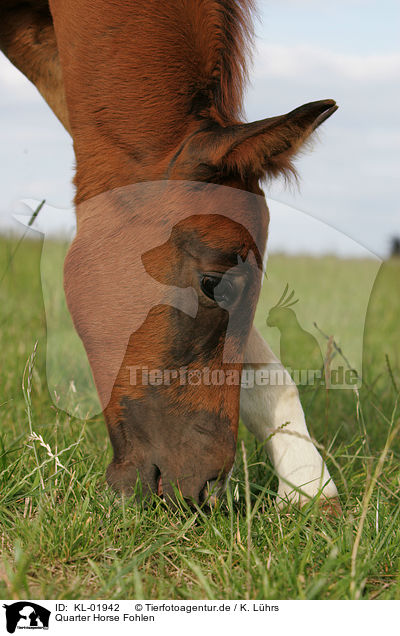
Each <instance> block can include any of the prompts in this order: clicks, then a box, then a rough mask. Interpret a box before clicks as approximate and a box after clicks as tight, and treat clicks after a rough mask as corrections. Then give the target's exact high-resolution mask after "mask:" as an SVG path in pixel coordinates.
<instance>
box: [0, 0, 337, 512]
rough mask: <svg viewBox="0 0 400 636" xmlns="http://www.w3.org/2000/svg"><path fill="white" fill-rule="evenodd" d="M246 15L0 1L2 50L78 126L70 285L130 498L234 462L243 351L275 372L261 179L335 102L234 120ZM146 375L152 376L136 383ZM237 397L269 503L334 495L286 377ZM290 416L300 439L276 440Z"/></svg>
mask: <svg viewBox="0 0 400 636" xmlns="http://www.w3.org/2000/svg"><path fill="white" fill-rule="evenodd" d="M251 11H252V2H251V0H174V1H172V2H159V1H157V0H135V1H134V2H133V1H132V0H87V1H86V2H83V1H82V0H68V1H67V0H50V1H49V3H48V2H47V0H26V2H24V3H20V2H18V1H17V0H3V3H2V7H1V9H0V16H1V23H0V24H1V26H0V44H1V47H2V50H3V51H4V52H5V54H6V55H7V56H8V57H9V59H10V60H11V62H12V63H13V64H14V65H15V66H17V67H18V68H19V69H20V70H21V71H22V72H23V73H24V74H25V75H26V76H27V77H28V78H29V79H30V80H31V81H32V82H33V83H34V84H35V85H36V86H37V88H38V90H39V91H40V92H41V94H42V95H43V97H44V98H45V99H46V100H47V102H48V104H49V105H50V107H51V108H52V109H53V111H54V112H55V114H56V115H57V117H58V118H59V119H60V121H61V122H62V123H63V125H64V126H65V128H66V129H67V130H68V131H69V132H70V133H71V135H72V138H73V142H74V150H75V155H76V175H75V184H76V206H77V208H76V209H77V225H78V230H77V236H76V238H75V240H74V242H73V244H72V246H71V249H70V252H69V254H68V256H67V259H66V264H65V291H66V296H67V301H68V306H69V309H70V312H71V315H72V317H73V320H74V324H75V326H76V329H77V331H78V333H79V335H80V337H81V338H82V341H83V343H84V345H85V348H86V351H87V354H88V357H89V361H90V364H91V368H92V372H93V376H94V379H95V382H96V385H97V389H98V392H99V396H100V399H101V402H102V406H103V410H104V414H105V418H106V421H107V426H108V429H109V433H110V437H111V441H112V444H113V449H114V459H113V462H112V464H111V465H110V467H109V469H108V480H109V483H111V484H112V485H113V486H114V487H115V488H117V489H119V490H122V491H124V492H130V491H131V490H132V488H133V486H134V485H135V483H136V480H137V477H138V476H139V477H140V479H141V482H142V486H143V488H144V490H145V491H147V490H152V491H155V492H158V493H159V494H164V495H167V496H169V497H171V498H173V496H174V489H175V488H176V487H177V488H178V489H179V490H180V491H181V493H182V495H183V496H184V497H187V498H192V499H194V500H195V501H198V502H200V503H201V502H202V501H203V500H204V499H205V497H206V495H207V492H208V487H209V483H210V482H217V484H221V485H222V484H223V483H224V482H225V480H226V478H227V476H228V475H229V473H230V470H231V468H232V465H233V462H234V457H235V449H236V438H237V428H238V418H239V399H240V382H238V381H237V378H238V377H240V372H241V370H242V366H243V363H245V364H246V368H247V369H254V370H257V369H259V368H264V369H265V368H266V369H268V368H269V367H270V366H271V365H273V366H275V367H276V366H277V365H278V366H279V361H277V360H276V359H275V358H274V356H273V354H272V353H271V351H270V350H269V348H268V345H266V343H264V341H263V340H262V339H261V338H260V336H259V335H258V334H257V332H256V331H255V330H254V328H252V322H253V317H254V312H255V308H256V303H257V298H258V294H259V291H260V285H261V280H262V262H263V257H264V251H265V244H266V239H267V230H268V218H269V217H268V208H267V205H266V202H265V198H264V194H263V191H262V190H261V188H260V185H259V183H260V180H261V179H264V178H269V177H275V176H278V175H281V174H285V175H288V174H290V173H294V167H293V163H292V161H293V159H294V157H295V155H296V153H297V152H298V151H299V150H300V149H301V148H302V146H303V145H304V143H305V142H306V141H307V140H308V139H309V137H310V135H312V133H313V132H314V131H315V129H316V128H317V127H318V126H319V125H320V124H321V123H322V122H324V121H325V120H326V119H327V118H328V117H329V116H330V115H332V113H334V112H335V110H336V108H337V107H336V105H335V102H334V101H332V100H325V101H320V102H315V103H311V104H307V105H305V106H302V107H300V108H298V109H296V110H295V111H293V112H291V113H289V114H287V115H283V116H279V117H272V118H270V119H265V120H262V121H258V122H254V123H244V122H243V121H242V120H241V118H240V113H241V106H242V91H243V86H244V82H245V78H246V55H247V49H248V45H249V42H250V40H251V32H252V27H251ZM254 360H256V361H258V362H259V361H260V360H261V364H255V362H254ZM205 368H206V369H208V370H209V373H210V374H211V375H210V376H208V377H211V380H204V379H201V380H200V381H199V382H188V381H184V382H182V369H185V373H186V374H187V373H189V374H192V376H191V377H195V376H196V373H198V372H199V370H200V369H205ZM146 369H147V370H149V369H150V370H152V371H151V372H152V373H153V375H152V377H153V380H154V381H152V382H148V381H147V380H145V381H143V377H142V380H141V382H139V383H138V382H137V373H136V372H137V371H138V370H140V371H141V373H142V376H143V370H146ZM132 370H135V374H136V375H135V378H134V381H132ZM166 370H168V374H167V376H168V377H166V375H165V371H166ZM146 373H147V371H146ZM193 374H194V375H193ZM221 374H222V375H221ZM146 377H147V376H146ZM185 377H186V378H187V377H188V376H187V375H186V376H185ZM196 377H197V376H196ZM221 377H223V381H222V382H220V378H221ZM241 402H242V404H241V405H242V413H243V417H244V421H245V423H246V425H247V426H248V427H249V428H250V430H252V431H253V432H254V433H255V434H256V435H258V437H259V438H260V439H263V440H266V439H268V442H267V450H268V451H269V453H270V456H271V459H272V461H273V463H274V465H275V468H276V470H277V472H278V475H279V478H280V486H279V493H278V494H279V496H280V498H281V500H282V501H283V500H285V499H286V500H287V498H290V499H294V498H296V499H298V498H300V500H301V501H303V500H304V499H305V498H307V497H310V496H314V495H315V494H317V493H318V492H323V494H324V496H325V497H326V498H335V497H336V496H337V491H336V488H335V486H334V484H333V482H332V481H331V480H330V477H329V473H328V472H327V469H326V467H325V465H324V463H323V462H322V459H321V458H320V456H319V454H318V453H317V451H316V449H315V448H314V446H313V445H312V444H311V441H310V439H309V436H308V432H307V428H306V425H305V422H304V415H303V411H302V409H301V405H300V403H299V399H298V394H297V389H296V387H295V386H293V383H292V382H291V381H290V379H289V378H288V377H287V374H286V375H285V382H283V384H281V385H280V386H262V387H260V386H254V387H253V388H252V389H251V390H249V389H247V390H246V391H244V392H243V393H242V401H241ZM288 422H289V423H290V426H289V428H290V427H291V428H292V430H293V431H294V432H295V433H296V432H297V433H298V435H297V437H296V436H285V435H280V434H276V435H275V436H272V437H271V431H275V432H276V433H277V432H278V431H281V430H282V424H287V423H288Z"/></svg>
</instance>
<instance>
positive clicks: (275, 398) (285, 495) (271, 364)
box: [240, 327, 338, 506]
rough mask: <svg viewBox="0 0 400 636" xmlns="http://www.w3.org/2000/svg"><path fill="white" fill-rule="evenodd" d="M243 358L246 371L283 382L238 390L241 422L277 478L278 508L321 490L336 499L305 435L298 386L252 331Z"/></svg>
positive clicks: (260, 338)
mask: <svg viewBox="0 0 400 636" xmlns="http://www.w3.org/2000/svg"><path fill="white" fill-rule="evenodd" d="M255 356H256V357H255ZM246 358H247V359H248V360H249V362H248V363H246V364H245V365H244V368H245V369H254V370H260V369H261V370H266V371H269V372H270V371H273V372H276V370H277V369H279V370H280V373H281V374H282V375H283V374H284V377H285V378H286V380H285V384H283V385H282V384H280V385H277V386H271V385H268V384H266V385H262V386H257V385H254V387H252V388H247V389H246V388H242V390H241V394H240V414H241V417H242V419H243V423H244V424H245V426H246V427H247V428H248V430H249V431H250V432H251V433H253V434H254V435H255V437H256V438H257V439H258V440H260V441H261V442H265V446H266V450H267V453H268V455H269V458H270V460H271V462H272V464H273V466H274V468H275V470H276V473H277V475H278V477H279V489H278V503H279V505H280V506H284V505H285V502H287V501H288V500H289V501H296V502H299V503H300V505H302V504H304V503H306V502H307V501H309V498H311V497H315V496H316V495H317V494H318V493H319V492H320V491H321V489H322V488H323V490H322V493H323V495H324V497H326V498H328V499H330V498H333V497H337V496H338V492H337V488H336V486H335V484H334V483H333V481H332V478H331V476H330V474H329V472H328V469H327V467H326V465H325V462H324V461H323V459H322V457H321V455H320V454H319V452H318V451H317V449H316V448H315V446H314V444H313V442H312V440H311V437H310V434H309V432H308V430H307V425H306V421H305V418H304V412H303V408H302V406H301V403H300V399H299V393H298V390H297V387H296V385H295V384H294V382H293V380H292V379H291V378H290V375H289V373H288V372H287V371H286V370H285V369H284V367H283V366H282V365H281V363H280V362H279V360H278V359H277V358H276V357H275V355H274V354H273V353H272V351H271V349H270V348H269V346H268V345H267V343H266V342H265V341H264V340H263V338H262V337H261V335H260V334H259V333H258V332H257V331H256V329H255V328H254V327H253V329H252V331H251V334H250V338H249V342H248V345H247V349H246ZM252 359H253V360H257V359H258V360H260V359H262V360H265V363H263V364H255V363H253V364H252V363H251V362H250V361H251V360H252Z"/></svg>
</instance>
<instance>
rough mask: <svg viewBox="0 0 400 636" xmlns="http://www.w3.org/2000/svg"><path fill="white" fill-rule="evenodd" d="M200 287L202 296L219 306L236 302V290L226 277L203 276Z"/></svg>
mask: <svg viewBox="0 0 400 636" xmlns="http://www.w3.org/2000/svg"><path fill="white" fill-rule="evenodd" d="M200 287H201V291H202V292H203V294H205V295H206V296H207V297H208V298H211V300H215V302H216V303H218V304H219V305H220V304H223V305H231V304H232V303H233V302H234V300H236V296H237V290H236V288H235V285H234V283H233V282H232V281H231V280H229V279H228V278H227V277H222V276H210V275H208V274H205V275H204V276H202V278H201V281H200Z"/></svg>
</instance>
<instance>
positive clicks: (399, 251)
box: [390, 236, 400, 258]
mask: <svg viewBox="0 0 400 636" xmlns="http://www.w3.org/2000/svg"><path fill="white" fill-rule="evenodd" d="M390 256H391V257H392V258H400V236H394V237H393V238H392V241H391V249H390Z"/></svg>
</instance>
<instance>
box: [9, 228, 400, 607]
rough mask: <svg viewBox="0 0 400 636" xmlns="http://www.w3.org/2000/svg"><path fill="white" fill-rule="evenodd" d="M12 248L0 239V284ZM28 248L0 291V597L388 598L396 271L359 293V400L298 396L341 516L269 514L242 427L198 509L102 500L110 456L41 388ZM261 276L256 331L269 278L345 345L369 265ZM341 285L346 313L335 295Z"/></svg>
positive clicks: (284, 262)
mask: <svg viewBox="0 0 400 636" xmlns="http://www.w3.org/2000/svg"><path fill="white" fill-rule="evenodd" d="M14 245H15V241H12V240H6V239H0V277H1V275H2V272H3V270H4V268H5V266H6V264H7V262H8V260H9V256H10V255H11V254H12V250H13V246H14ZM40 253H41V245H40V243H36V242H29V241H24V242H23V244H22V246H21V247H20V249H19V250H18V252H17V254H16V255H15V257H14V258H13V259H12V263H11V266H10V267H9V269H8V271H7V274H6V276H5V277H4V280H3V281H2V283H1V285H0V325H1V328H0V347H1V367H0V532H1V543H0V550H1V557H0V596H1V597H2V598H15V599H20V598H21V599H22V598H30V599H33V598H38V599H39V598H50V599H51V598H58V599H63V598H102V599H107V598H109V599H119V598H135V597H138V598H140V597H142V598H143V597H145V598H153V599H162V598H174V599H178V598H179V599H197V598H207V599H211V598H219V599H234V598H246V597H247V598H254V599H261V598H267V599H305V598H307V599H348V598H364V599H366V598H379V599H393V598H400V575H399V563H400V561H399V559H400V523H399V515H400V464H399V450H400V448H399V433H398V428H396V427H397V426H398V424H399V411H398V408H397V402H396V400H397V397H398V390H399V388H400V346H399V315H400V293H399V292H400V289H399V284H400V262H399V261H390V262H388V263H385V264H384V265H383V267H382V268H381V270H380V272H379V275H378V278H377V281H376V284H375V286H374V289H373V292H372V295H371V301H370V304H369V308H368V314H367V322H366V326H365V338H364V347H363V375H364V379H365V381H366V382H365V384H364V385H363V387H362V388H361V389H360V391H359V394H358V395H357V392H355V391H351V390H346V391H344V390H336V391H330V392H329V394H326V392H325V391H324V390H323V391H321V390H319V391H314V390H312V389H311V388H310V387H305V388H304V389H303V390H302V391H301V392H302V398H303V402H304V406H305V410H306V416H307V419H308V422H309V426H310V429H311V431H312V434H313V436H315V437H316V438H317V440H318V441H319V442H320V443H321V444H322V445H323V447H324V449H325V450H323V451H322V452H323V454H324V455H325V457H326V459H327V462H328V465H329V468H330V470H331V473H332V475H333V477H334V478H335V481H336V484H337V486H338V488H339V491H340V497H341V503H342V506H343V516H342V517H340V518H329V517H327V516H326V515H323V514H321V513H320V511H319V509H318V506H317V503H314V504H310V505H309V506H308V507H306V508H305V509H302V510H301V511H299V510H295V509H291V510H288V511H284V512H279V511H278V510H277V508H276V506H275V504H274V489H275V488H276V477H275V476H274V473H273V470H272V468H271V466H270V464H269V463H268V462H267V460H266V458H265V455H264V452H263V449H262V447H261V446H260V445H258V444H257V443H256V442H255V440H254V439H253V438H252V437H251V436H250V434H248V433H247V431H246V430H245V429H244V428H242V427H241V428H240V437H239V444H238V455H237V462H236V466H235V470H234V474H233V478H232V481H231V484H230V487H229V489H228V492H227V496H226V498H224V499H222V500H221V501H220V502H219V504H218V505H217V507H216V508H215V509H214V510H213V511H212V512H211V514H209V515H206V514H204V512H203V511H201V510H197V511H194V512H193V511H190V510H188V509H185V507H184V505H183V504H182V506H181V509H177V510H171V509H166V508H165V506H164V504H163V503H162V502H161V501H159V500H156V499H154V501H153V502H151V504H150V505H146V506H144V505H142V504H137V503H134V502H133V501H132V500H130V501H128V500H121V499H120V498H118V497H116V496H115V495H114V494H113V493H112V492H111V491H110V490H109V488H108V487H107V485H106V482H105V469H106V466H107V464H108V462H109V461H110V456H111V450H110V444H109V441H108V438H107V434H106V430H105V425H104V423H103V421H102V418H101V417H100V416H99V417H96V418H93V419H92V420H89V421H86V422H83V421H80V420H77V419H74V418H71V417H69V416H68V415H66V414H65V413H64V412H63V411H59V410H57V408H56V407H55V405H54V404H53V402H52V400H51V399H50V396H49V393H48V389H47V383H46V366H45V363H46V360H45V345H46V340H45V335H46V323H45V314H44V307H43V301H42V295H41V285H40V270H39V265H40ZM269 267H270V272H271V277H270V278H269V280H268V284H270V285H272V287H271V286H270V287H268V284H267V285H266V286H265V289H264V291H263V296H262V298H261V301H260V306H259V311H258V314H257V324H258V325H259V326H260V327H261V328H262V329H263V330H265V313H266V312H267V311H268V308H269V307H270V306H272V305H273V303H274V302H276V300H277V299H278V297H279V294H280V291H281V289H280V285H279V284H278V283H276V284H275V283H274V281H277V280H279V281H280V282H283V283H286V281H289V282H291V284H296V292H297V294H300V297H301V298H300V300H304V304H306V302H305V301H306V300H307V293H308V289H310V288H313V292H314V293H315V291H316V289H317V292H318V294H317V295H318V298H319V299H320V301H319V303H316V304H315V312H317V313H318V311H319V308H318V305H320V306H321V307H322V310H321V312H322V313H321V312H320V314H319V315H318V320H317V322H319V323H321V321H322V323H324V320H325V318H324V314H323V307H324V306H325V304H326V303H327V302H328V300H332V299H334V300H335V302H336V303H338V304H339V305H341V306H342V313H340V312H339V314H335V315H334V317H332V312H330V313H329V315H327V317H326V325H328V326H327V327H326V328H327V329H328V331H329V335H335V338H337V339H338V343H339V344H343V342H344V341H346V338H349V340H350V347H351V342H352V341H353V339H354V338H356V337H358V332H357V333H356V332H355V331H354V329H355V327H354V322H353V320H352V315H353V316H355V312H356V309H355V308H357V307H358V303H360V302H361V301H360V300H358V298H359V297H360V298H361V296H360V294H361V292H362V291H363V290H362V289H361V288H362V287H363V281H365V280H367V279H368V276H369V275H370V274H371V267H372V264H371V263H370V262H369V261H364V262H352V261H339V260H337V259H334V258H331V257H326V258H323V259H319V260H315V259H312V258H305V257H301V258H300V257H299V258H288V257H284V256H278V255H277V256H273V257H271V259H270V264H269ZM316 271H317V272H318V277H316V276H315V272H316ZM272 272H275V274H277V277H275V278H274V276H273V275H272ZM292 272H296V276H297V278H296V281H295V283H292V281H291V279H290V276H291V275H292V274H291V273H292ZM349 280H351V281H353V282H352V285H353V288H354V303H353V304H351V300H352V299H351V298H350V296H346V297H344V296H341V291H340V290H341V288H342V287H341V285H342V283H341V282H340V281H343V285H344V287H345V283H346V284H347V283H348V282H349ZM334 281H336V284H334ZM273 285H275V287H274V288H273ZM344 287H343V288H344ZM346 289H347V288H346ZM364 292H365V290H364ZM364 292H363V293H364ZM346 293H348V292H346ZM270 298H273V300H271V301H270ZM362 298H364V296H363V295H362ZM310 302H311V301H310ZM313 307H314V305H312V308H313ZM310 311H311V309H310ZM313 311H314V309H313ZM311 313H312V312H311ZM338 316H342V318H341V319H340V318H338ZM304 319H305V318H304ZM357 319H358V317H357ZM329 320H331V323H330V324H329ZM322 323H321V324H320V325H319V326H320V327H321V328H322V327H323V326H325V323H324V324H322ZM339 323H340V324H339ZM336 324H337V325H338V330H337V333H336ZM357 324H358V323H357ZM339 327H340V328H339ZM352 330H353V331H354V333H353V331H352ZM349 334H350V336H349ZM275 336H276V334H275ZM275 336H274V337H275ZM36 341H37V350H36V357H35V360H33V356H32V352H33V350H34V347H35V342H36ZM344 349H345V348H344ZM346 350H347V348H346ZM345 353H346V351H345ZM386 356H387V357H386ZM28 360H30V364H29V362H28V367H27V368H26V371H25V381H24V389H23V387H22V379H23V374H24V369H25V365H26V363H27V361H28ZM32 432H33V433H34V434H35V435H36V437H35V436H33V437H32ZM242 441H243V442H244V445H242ZM46 444H48V447H46V446H45V445H46ZM244 449H245V451H244ZM60 464H61V465H60ZM246 469H247V470H246ZM247 472H248V478H246V474H247Z"/></svg>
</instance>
